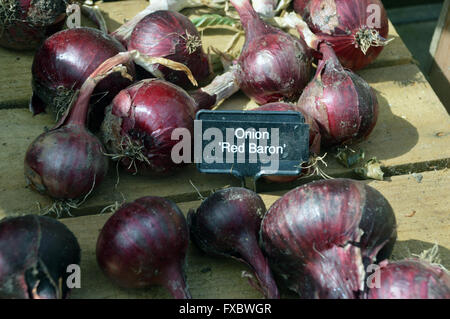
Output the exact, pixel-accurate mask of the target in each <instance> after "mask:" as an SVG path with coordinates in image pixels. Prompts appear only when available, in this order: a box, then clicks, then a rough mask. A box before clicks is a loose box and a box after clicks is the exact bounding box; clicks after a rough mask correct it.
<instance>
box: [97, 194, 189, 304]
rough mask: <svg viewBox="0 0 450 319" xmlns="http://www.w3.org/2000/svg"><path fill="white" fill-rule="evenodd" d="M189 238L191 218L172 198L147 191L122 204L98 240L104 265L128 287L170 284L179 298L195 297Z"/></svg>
mask: <svg viewBox="0 0 450 319" xmlns="http://www.w3.org/2000/svg"><path fill="white" fill-rule="evenodd" d="M188 244H189V231H188V227H187V224H186V219H185V217H184V215H183V213H182V212H181V211H180V209H179V208H178V207H177V205H175V203H173V202H172V201H170V200H167V199H164V198H160V197H152V196H148V197H142V198H139V199H137V200H135V201H134V202H132V203H128V204H125V205H123V206H122V207H120V208H119V209H118V210H117V211H116V212H115V213H114V214H113V215H112V216H111V217H110V218H109V219H108V221H107V222H106V223H105V225H104V226H103V229H102V230H101V232H100V235H99V237H98V241H97V249H96V254H97V261H98V264H99V266H100V268H101V269H102V271H103V272H104V273H105V274H106V275H107V276H108V277H109V278H110V279H111V280H113V281H114V282H116V283H117V284H118V285H120V286H122V287H127V288H131V287H133V288H142V287H148V286H152V285H162V286H164V287H166V288H167V289H168V290H169V291H170V293H171V294H172V295H173V297H175V298H177V299H181V298H183V299H186V298H191V295H190V293H189V290H188V288H187V286H186V279H185V277H186V276H185V272H184V267H185V259H186V252H187V248H188Z"/></svg>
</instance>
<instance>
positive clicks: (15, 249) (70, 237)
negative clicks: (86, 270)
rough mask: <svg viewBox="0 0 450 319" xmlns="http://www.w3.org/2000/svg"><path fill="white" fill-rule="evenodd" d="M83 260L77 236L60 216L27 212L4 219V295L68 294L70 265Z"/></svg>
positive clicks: (0, 231) (0, 285)
mask: <svg viewBox="0 0 450 319" xmlns="http://www.w3.org/2000/svg"><path fill="white" fill-rule="evenodd" d="M79 264H80V246H79V244H78V241H77V239H76V237H75V236H74V234H73V233H72V232H71V231H70V230H69V229H68V228H67V227H66V226H65V225H64V224H62V223H61V222H59V221H57V220H56V219H53V218H50V217H45V216H37V215H25V216H20V217H8V218H5V219H3V220H1V221H0V298H1V299H5V298H8V299H60V298H67V297H68V295H69V292H70V289H69V288H68V287H67V278H68V276H69V275H70V274H71V272H70V271H68V268H67V267H68V266H69V265H79Z"/></svg>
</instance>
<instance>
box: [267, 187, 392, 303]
mask: <svg viewBox="0 0 450 319" xmlns="http://www.w3.org/2000/svg"><path fill="white" fill-rule="evenodd" d="M260 236H261V237H260V238H261V244H262V247H263V250H264V251H265V252H266V255H267V256H268V259H269V263H270V265H271V267H272V270H273V271H274V273H276V274H277V275H279V276H280V279H281V280H283V282H284V284H285V285H286V286H287V287H288V288H289V289H291V290H293V291H295V292H296V293H297V294H299V296H300V297H301V298H308V299H309V298H319V299H326V298H331V299H335V298H342V299H350V298H351V299H353V298H357V297H359V295H360V294H361V292H362V291H363V289H364V283H365V281H364V280H365V274H366V272H365V269H366V267H367V266H368V265H369V264H371V263H374V262H377V261H381V260H384V259H386V258H388V257H389V256H390V254H391V252H392V249H393V246H394V243H395V241H396V237H397V233H396V222H395V216H394V213H393V211H392V208H391V206H390V205H389V203H388V202H387V201H386V199H385V198H384V197H383V196H382V195H381V194H380V193H379V192H378V191H376V190H375V189H373V188H371V187H369V186H367V185H365V184H363V183H362V182H358V181H353V180H349V179H334V180H321V181H317V182H313V183H310V184H306V185H303V186H300V187H298V188H296V189H294V190H292V191H290V192H288V193H287V194H285V195H284V196H283V197H281V198H280V199H278V200H277V201H276V202H275V203H274V204H273V205H272V206H271V207H270V209H269V211H268V212H267V214H266V216H265V217H264V220H263V222H262V225H261V232H260Z"/></svg>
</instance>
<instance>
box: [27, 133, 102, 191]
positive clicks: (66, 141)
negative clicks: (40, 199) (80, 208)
mask: <svg viewBox="0 0 450 319" xmlns="http://www.w3.org/2000/svg"><path fill="white" fill-rule="evenodd" d="M104 152H105V151H104V149H103V146H102V144H101V142H100V141H99V139H98V138H97V137H96V136H95V135H93V134H92V133H90V132H89V131H88V130H86V129H85V128H84V127H82V126H63V127H61V128H59V129H56V130H52V131H49V132H46V133H43V134H41V135H39V136H38V137H37V138H36V139H35V140H34V141H33V143H31V145H30V146H29V147H28V150H27V153H26V155H25V178H26V180H27V184H29V185H31V187H32V188H33V189H35V190H37V191H38V192H39V193H41V194H43V195H48V196H50V197H52V198H54V199H78V198H81V197H83V196H85V195H87V194H88V193H89V192H90V191H91V190H92V189H93V187H94V186H97V185H99V184H100V183H101V182H102V181H103V179H104V178H105V176H106V173H107V172H108V159H107V157H105V156H104V155H103V154H104Z"/></svg>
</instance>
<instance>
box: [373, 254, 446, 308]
mask: <svg viewBox="0 0 450 319" xmlns="http://www.w3.org/2000/svg"><path fill="white" fill-rule="evenodd" d="M375 278H376V276H375ZM379 280H380V282H379V287H376V286H374V287H373V288H371V289H369V291H368V294H367V298H368V299H450V275H449V274H448V273H447V272H446V271H445V270H443V269H441V268H440V267H438V266H434V265H431V264H430V263H428V262H426V261H423V260H419V259H406V260H401V261H394V262H388V263H385V264H384V265H381V268H380V270H379ZM373 283H374V284H375V282H373Z"/></svg>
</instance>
